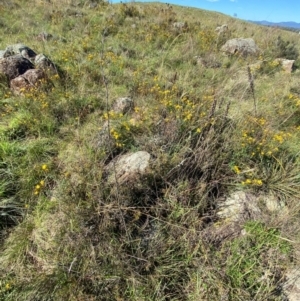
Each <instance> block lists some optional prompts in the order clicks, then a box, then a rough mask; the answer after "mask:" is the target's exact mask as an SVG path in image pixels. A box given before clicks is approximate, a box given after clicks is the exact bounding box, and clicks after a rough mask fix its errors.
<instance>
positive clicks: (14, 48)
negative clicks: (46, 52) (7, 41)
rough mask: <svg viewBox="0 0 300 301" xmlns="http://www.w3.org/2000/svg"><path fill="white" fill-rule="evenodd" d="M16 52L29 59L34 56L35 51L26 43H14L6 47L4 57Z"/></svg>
mask: <svg viewBox="0 0 300 301" xmlns="http://www.w3.org/2000/svg"><path fill="white" fill-rule="evenodd" d="M17 54H21V55H22V56H23V57H24V58H26V59H28V60H31V59H33V58H34V57H35V56H36V53H35V52H34V51H33V50H32V49H31V48H29V47H27V46H26V45H23V44H14V45H10V46H7V47H6V49H5V54H4V57H9V56H13V55H17Z"/></svg>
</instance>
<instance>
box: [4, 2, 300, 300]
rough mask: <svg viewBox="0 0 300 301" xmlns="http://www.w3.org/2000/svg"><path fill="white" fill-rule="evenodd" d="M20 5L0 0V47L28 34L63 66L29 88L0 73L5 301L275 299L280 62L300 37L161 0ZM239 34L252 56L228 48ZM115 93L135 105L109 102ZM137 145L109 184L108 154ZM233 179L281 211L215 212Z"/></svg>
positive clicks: (282, 245) (292, 187)
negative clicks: (143, 156)
mask: <svg viewBox="0 0 300 301" xmlns="http://www.w3.org/2000/svg"><path fill="white" fill-rule="evenodd" d="M23 2H24V1H21V0H14V1H10V3H11V5H13V7H14V9H11V7H10V6H9V5H8V4H7V3H6V2H5V4H2V5H0V11H1V17H2V19H1V22H0V26H1V28H2V31H3V35H2V36H1V38H0V45H1V48H2V49H4V48H5V47H6V46H7V45H9V44H13V43H16V42H22V43H24V44H26V45H28V46H29V47H31V48H32V49H34V50H35V51H36V52H38V53H40V52H43V53H44V54H45V55H47V56H48V57H49V58H50V59H51V60H52V61H53V62H54V63H55V64H56V65H57V68H58V70H59V72H58V76H50V80H51V84H50V85H45V86H43V87H42V88H41V89H33V90H31V91H28V92H27V93H26V94H25V95H23V96H14V95H12V93H11V92H10V91H9V89H8V88H7V86H6V83H5V80H4V79H3V80H2V79H1V80H0V116H1V119H0V138H1V142H0V230H1V236H0V252H1V256H0V275H1V277H0V279H1V280H0V300H26V301H30V300H32V301H33V300H45V301H46V300H47V301H50V300H119V301H120V300H161V301H163V300H165V301H167V300H241V299H243V300H282V298H283V293H282V284H283V282H284V275H285V272H286V270H287V269H288V268H289V267H292V266H293V265H294V264H295V263H297V256H296V254H297V252H299V235H298V233H299V231H297V230H298V229H299V221H298V220H299V209H300V208H299V206H298V205H297V204H298V203H299V151H298V141H299V134H300V132H299V127H300V124H299V118H298V115H299V105H300V98H299V97H300V92H299V88H298V86H297V85H298V82H299V71H298V70H295V71H293V73H292V74H286V73H284V72H283V71H282V70H281V68H279V67H278V65H276V64H274V59H275V58H277V55H279V54H280V55H282V56H285V57H286V58H291V57H290V56H291V55H292V56H293V58H297V53H298V51H299V48H300V44H299V41H298V35H297V34H295V33H293V32H289V31H284V30H281V29H278V28H268V27H261V26H258V25H255V24H250V23H247V22H244V21H241V20H238V19H233V18H230V17H228V16H225V15H222V14H219V13H212V12H207V11H203V10H198V9H192V8H183V7H179V6H172V7H171V6H169V5H165V4H157V3H153V4H145V3H144V4H141V3H126V4H117V5H110V4H108V3H106V2H103V1H94V2H96V3H97V7H94V8H90V7H89V5H88V3H87V2H86V1H76V3H75V1H71V0H70V1H64V2H63V3H62V2H58V1H51V2H46V1H36V6H33V7H32V10H31V11H30V12H28V14H24V12H23V10H22V9H21V7H22V5H23V4H24V3H23ZM174 22H186V25H187V26H185V27H184V28H182V29H179V28H174V26H173V23H174ZM225 23H226V24H228V27H229V29H230V31H229V32H228V33H227V34H226V36H224V37H222V36H219V37H218V35H217V34H216V32H215V28H216V27H217V26H218V25H221V24H225ZM8 24H9V26H8ZM24 24H26V31H24ZM42 31H45V32H48V33H50V34H51V35H52V36H53V37H52V38H51V39H49V40H46V41H41V40H40V39H38V38H37V36H38V34H39V33H41V32H42ZM278 36H280V42H278ZM237 37H252V38H253V39H254V40H255V41H256V43H257V44H258V46H259V48H260V49H261V53H260V56H258V57H246V58H245V57H240V56H239V55H233V56H225V55H223V54H222V53H221V52H220V47H221V46H222V45H223V44H224V42H225V41H226V40H227V39H229V38H237ZM276 43H277V44H276ZM257 61H263V64H262V65H261V67H260V68H256V69H255V68H254V69H253V68H252V69H251V66H252V64H254V63H256V62H257ZM249 70H250V71H249ZM249 73H250V76H249ZM124 96H130V97H132V99H133V101H134V104H135V108H134V111H133V112H131V113H127V114H119V113H116V112H114V111H113V110H112V105H113V103H114V101H115V99H117V98H118V97H124ZM105 122H109V130H110V133H106V134H107V135H106V136H107V137H110V138H107V139H109V140H107V139H106V140H105V139H104V140H103V137H104V136H103V131H105V129H106V127H105ZM103 141H104V142H103ZM137 150H144V151H148V152H149V153H150V155H151V164H150V168H149V170H148V171H147V173H146V174H144V175H142V176H137V177H136V178H135V179H132V180H131V181H129V182H128V183H126V185H121V184H120V183H118V182H117V181H109V180H108V174H107V170H106V169H105V167H106V166H107V164H108V163H109V162H111V161H112V160H113V159H115V158H116V157H117V156H118V155H122V154H125V153H127V152H134V151H137ZM240 190H243V191H247V192H248V193H252V194H255V195H257V196H260V195H261V196H263V197H264V196H265V195H268V194H272V195H273V196H275V197H276V198H277V199H278V200H279V201H280V202H281V204H284V206H285V208H286V209H287V210H288V211H285V212H289V213H288V214H284V213H282V214H279V213H278V212H277V213H276V212H269V211H267V209H266V208H264V207H263V206H262V208H261V210H262V214H261V215H260V216H259V218H258V220H251V219H250V220H248V219H247V218H245V220H241V221H239V222H237V223H236V224H234V225H232V224H230V223H228V221H226V220H225V221H224V220H221V219H220V218H219V217H218V215H217V214H216V213H217V210H218V207H219V205H220V204H221V203H222V202H223V201H224V200H225V199H226V198H227V197H228V196H229V195H230V193H232V192H236V191H240ZM241 233H243V234H244V235H241Z"/></svg>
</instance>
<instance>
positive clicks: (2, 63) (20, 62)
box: [0, 54, 34, 81]
mask: <svg viewBox="0 0 300 301" xmlns="http://www.w3.org/2000/svg"><path fill="white" fill-rule="evenodd" d="M33 68H34V66H33V64H32V63H31V62H30V61H29V60H28V59H26V58H24V57H23V56H22V55H20V54H17V55H13V56H9V57H5V58H2V59H0V73H3V74H5V75H6V77H7V79H8V80H9V81H10V80H12V79H14V78H16V77H18V76H19V75H22V74H24V73H25V72H26V71H27V70H29V69H33Z"/></svg>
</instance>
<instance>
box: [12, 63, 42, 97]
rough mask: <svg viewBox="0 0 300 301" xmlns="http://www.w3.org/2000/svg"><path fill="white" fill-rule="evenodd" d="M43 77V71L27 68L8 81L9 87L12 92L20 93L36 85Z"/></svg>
mask: <svg viewBox="0 0 300 301" xmlns="http://www.w3.org/2000/svg"><path fill="white" fill-rule="evenodd" d="M43 79H45V73H44V72H43V71H42V70H39V69H29V70H27V71H26V72H25V73H24V74H23V75H20V76H18V77H16V78H14V79H12V80H11V81H10V87H11V89H12V91H13V93H14V94H16V95H21V94H22V93H23V92H25V91H26V90H29V89H30V88H33V87H37V86H38V85H40V84H41V82H42V80H43Z"/></svg>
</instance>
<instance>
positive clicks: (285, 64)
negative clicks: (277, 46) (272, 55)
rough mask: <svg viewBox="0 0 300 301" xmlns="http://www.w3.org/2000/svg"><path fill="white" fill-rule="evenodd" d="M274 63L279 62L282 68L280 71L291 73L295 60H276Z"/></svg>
mask: <svg viewBox="0 0 300 301" xmlns="http://www.w3.org/2000/svg"><path fill="white" fill-rule="evenodd" d="M275 62H279V63H280V64H281V66H282V69H283V70H284V71H285V72H287V73H292V71H293V66H294V63H295V60H288V59H281V58H278V59H275Z"/></svg>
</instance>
